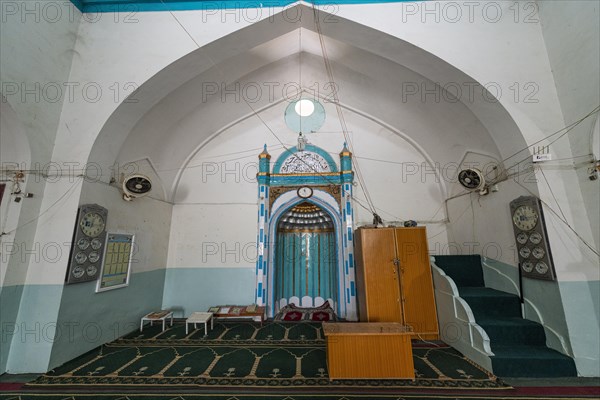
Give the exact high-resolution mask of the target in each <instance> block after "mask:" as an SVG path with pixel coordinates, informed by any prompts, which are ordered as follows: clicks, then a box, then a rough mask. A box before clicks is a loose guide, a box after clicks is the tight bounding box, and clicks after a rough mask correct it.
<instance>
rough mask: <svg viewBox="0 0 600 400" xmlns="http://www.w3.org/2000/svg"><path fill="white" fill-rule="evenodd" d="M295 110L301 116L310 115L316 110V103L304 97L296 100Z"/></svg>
mask: <svg viewBox="0 0 600 400" xmlns="http://www.w3.org/2000/svg"><path fill="white" fill-rule="evenodd" d="M294 110H295V111H296V113H297V114H298V115H299V116H301V117H308V116H309V115H312V113H314V112H315V104H314V103H313V102H312V101H311V100H309V99H302V100H300V101H298V102H296V105H295V106H294Z"/></svg>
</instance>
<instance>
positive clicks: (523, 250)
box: [519, 247, 531, 258]
mask: <svg viewBox="0 0 600 400" xmlns="http://www.w3.org/2000/svg"><path fill="white" fill-rule="evenodd" d="M519 254H520V255H521V257H523V258H527V257H529V255H530V254H531V250H529V247H521V250H519Z"/></svg>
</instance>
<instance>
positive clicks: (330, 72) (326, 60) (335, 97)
mask: <svg viewBox="0 0 600 400" xmlns="http://www.w3.org/2000/svg"><path fill="white" fill-rule="evenodd" d="M312 9H313V16H314V21H315V25H316V27H317V34H318V36H319V43H320V45H321V53H322V55H323V61H324V63H325V70H326V72H327V75H328V77H329V81H330V82H331V83H332V84H333V85H334V90H333V92H332V97H333V103H334V105H335V108H336V111H337V114H338V120H339V121H340V125H341V128H342V133H343V135H344V139H345V140H346V144H347V145H348V148H349V150H350V151H351V152H352V153H353V154H356V152H355V151H354V146H353V143H352V140H351V139H350V135H348V126H347V125H346V119H345V118H344V113H343V110H342V107H341V106H340V100H339V97H338V95H337V90H335V88H336V87H337V86H336V85H335V79H334V77H333V69H332V68H331V62H330V59H329V56H328V54H327V47H326V46H325V39H324V36H323V32H322V29H321V22H320V19H319V15H318V13H317V8H316V7H315V5H314V3H313V4H312ZM354 166H355V170H356V178H357V181H358V183H359V185H360V186H361V188H362V190H363V193H364V194H365V197H366V200H367V203H368V204H369V207H370V208H371V211H372V213H373V216H374V217H376V216H377V213H376V209H375V204H374V203H373V199H372V198H371V195H370V193H369V191H368V190H367V186H366V182H365V181H364V177H363V175H362V171H361V168H360V165H359V163H358V160H357V162H355V163H354Z"/></svg>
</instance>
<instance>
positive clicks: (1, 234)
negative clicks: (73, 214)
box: [0, 176, 83, 236]
mask: <svg viewBox="0 0 600 400" xmlns="http://www.w3.org/2000/svg"><path fill="white" fill-rule="evenodd" d="M78 178H81V179H80V180H78V181H77V182H75V183H74V184H73V185H71V187H70V188H69V189H67V191H66V192H65V193H63V194H62V195H61V196H60V197H59V198H58V199H57V200H56V201H55V202H54V203H52V204H51V205H50V206H49V207H48V208H46V209H45V210H44V211H43V212H41V213H40V214H38V215H37V216H36V217H35V218H32V219H30V220H29V221H27V222H25V223H23V224H21V225H19V226H17V227H16V228H15V229H13V230H11V231H9V232H2V233H0V236H6V235H10V234H12V233H13V232H16V231H17V230H18V229H21V228H23V227H24V226H27V225H29V224H31V223H32V222H35V221H37V220H38V219H40V218H41V217H42V215H44V214H46V213H47V212H48V211H50V210H51V209H52V208H53V207H54V206H56V205H57V204H58V203H59V202H60V201H61V200H63V199H64V200H68V199H69V198H70V197H71V195H72V194H73V193H74V192H75V191H74V190H73V189H75V187H76V186H77V185H78V184H79V183H81V182H83V176H79V177H78Z"/></svg>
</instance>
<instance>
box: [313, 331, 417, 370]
mask: <svg viewBox="0 0 600 400" xmlns="http://www.w3.org/2000/svg"><path fill="white" fill-rule="evenodd" d="M323 331H324V332H325V337H326V338H327V366H328V370H329V379H363V378H373V379H386V378H387V379H413V380H414V379H415V367H414V363H413V357H412V344H411V341H410V339H411V334H412V330H411V329H410V327H407V326H405V325H402V324H400V323H396V322H358V323H348V322H346V323H344V322H342V323H339V322H324V323H323Z"/></svg>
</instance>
